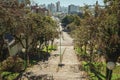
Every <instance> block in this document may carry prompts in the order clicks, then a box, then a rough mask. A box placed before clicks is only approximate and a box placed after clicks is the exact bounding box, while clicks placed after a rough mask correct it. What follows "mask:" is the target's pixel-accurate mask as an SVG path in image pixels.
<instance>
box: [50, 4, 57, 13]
mask: <svg viewBox="0 0 120 80" xmlns="http://www.w3.org/2000/svg"><path fill="white" fill-rule="evenodd" d="M48 10H49V11H50V12H51V13H52V14H53V13H55V12H56V7H55V5H54V4H53V3H51V4H48Z"/></svg>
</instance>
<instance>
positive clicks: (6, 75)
mask: <svg viewBox="0 0 120 80" xmlns="http://www.w3.org/2000/svg"><path fill="white" fill-rule="evenodd" d="M18 75H19V73H12V72H7V71H4V72H2V73H1V77H2V78H3V80H14V79H16V77H17V76H18Z"/></svg>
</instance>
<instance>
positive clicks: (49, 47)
mask: <svg viewBox="0 0 120 80" xmlns="http://www.w3.org/2000/svg"><path fill="white" fill-rule="evenodd" d="M56 49H57V46H56V45H53V46H51V45H49V46H48V52H49V53H50V52H51V51H52V50H56ZM43 51H45V52H47V48H46V47H44V49H43Z"/></svg>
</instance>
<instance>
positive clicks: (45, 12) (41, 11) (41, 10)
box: [31, 4, 49, 15]
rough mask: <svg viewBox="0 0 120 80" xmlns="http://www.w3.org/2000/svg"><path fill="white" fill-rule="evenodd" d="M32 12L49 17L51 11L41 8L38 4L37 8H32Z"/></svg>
mask: <svg viewBox="0 0 120 80" xmlns="http://www.w3.org/2000/svg"><path fill="white" fill-rule="evenodd" d="M31 11H32V12H33V13H40V14H42V15H49V10H48V9H46V8H41V7H39V6H38V5H37V4H36V5H35V6H31Z"/></svg>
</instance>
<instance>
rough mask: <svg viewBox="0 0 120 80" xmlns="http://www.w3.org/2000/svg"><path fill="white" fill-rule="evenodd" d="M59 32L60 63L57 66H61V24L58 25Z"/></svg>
mask: <svg viewBox="0 0 120 80" xmlns="http://www.w3.org/2000/svg"><path fill="white" fill-rule="evenodd" d="M59 26H60V25H59ZM59 32H60V63H59V64H58V66H62V65H63V64H62V53H61V33H62V30H61V26H60V27H59Z"/></svg>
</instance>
